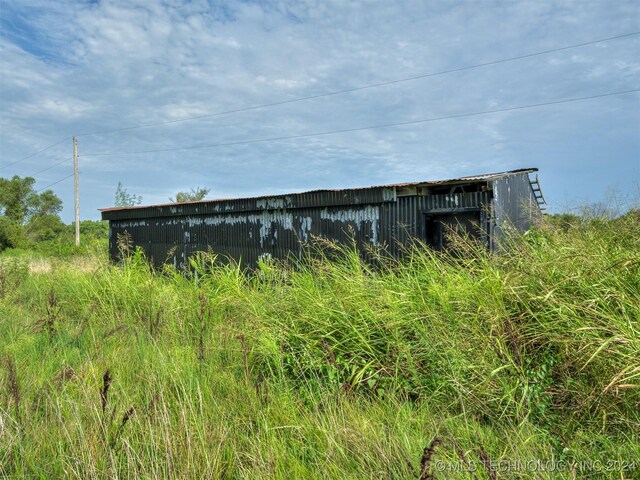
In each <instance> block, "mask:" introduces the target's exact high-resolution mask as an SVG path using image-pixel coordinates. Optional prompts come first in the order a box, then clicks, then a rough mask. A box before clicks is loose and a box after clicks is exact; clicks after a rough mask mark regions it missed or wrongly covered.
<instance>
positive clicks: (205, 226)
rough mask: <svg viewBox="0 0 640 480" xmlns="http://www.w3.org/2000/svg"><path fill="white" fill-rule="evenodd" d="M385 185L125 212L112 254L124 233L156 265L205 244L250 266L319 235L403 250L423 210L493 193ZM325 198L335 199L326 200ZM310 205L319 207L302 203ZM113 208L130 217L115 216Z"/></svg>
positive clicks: (116, 224)
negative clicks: (401, 190) (354, 193)
mask: <svg viewBox="0 0 640 480" xmlns="http://www.w3.org/2000/svg"><path fill="white" fill-rule="evenodd" d="M385 190H386V191H384V192H383V191H382V190H380V191H378V192H366V194H364V195H360V196H359V197H358V198H357V201H358V202H362V201H363V200H364V201H367V200H368V202H366V203H360V204H345V199H344V197H341V198H335V196H333V195H332V194H333V192H323V194H322V195H321V194H318V198H313V199H312V200H313V202H310V201H308V199H305V200H307V201H306V202H297V203H296V204H295V205H297V206H295V207H292V206H288V205H292V204H294V203H293V202H290V201H289V202H284V201H282V199H278V198H272V199H270V201H269V202H265V203H261V201H260V200H254V202H255V207H258V206H262V207H263V208H262V209H255V210H247V208H248V206H247V205H246V203H245V204H240V205H233V201H230V202H229V204H227V205H226V207H227V208H226V210H227V211H226V212H225V211H224V210H225V205H216V208H212V207H213V205H211V204H210V205H206V207H207V208H203V204H186V205H178V206H175V207H154V208H148V209H139V210H138V209H135V210H134V209H132V210H120V211H117V212H113V214H112V215H110V216H111V217H112V218H111V220H110V232H111V233H110V253H111V256H112V258H117V256H118V246H117V239H118V236H119V235H123V234H125V232H126V233H127V234H128V236H129V237H130V239H131V240H132V243H133V245H135V246H139V247H141V248H142V249H143V250H144V251H145V253H146V254H147V255H148V256H149V258H150V259H151V260H152V262H153V263H154V264H155V265H156V266H159V265H161V264H162V263H172V264H174V266H176V267H177V268H181V267H184V266H185V264H186V262H187V258H188V256H189V255H191V254H193V253H194V252H197V251H208V250H210V251H213V252H215V253H216V254H219V255H222V256H228V257H231V258H233V259H236V260H240V261H241V262H242V263H243V264H244V265H247V266H254V265H255V263H256V261H257V260H258V259H259V258H260V257H262V256H265V255H268V256H272V257H274V258H278V259H286V258H287V257H288V256H289V255H291V254H299V253H300V252H301V251H302V248H303V245H304V244H305V243H307V242H309V241H310V240H311V239H312V237H314V236H315V237H324V238H327V239H330V240H334V241H337V242H340V243H343V242H348V241H351V240H352V239H355V241H356V242H357V244H358V245H359V247H360V248H361V250H362V251H363V252H364V251H365V250H366V248H364V247H365V246H382V247H384V248H385V249H386V250H387V251H388V252H389V253H390V254H391V255H394V256H399V255H400V254H401V249H402V246H403V245H406V244H407V243H408V242H409V241H411V239H413V238H418V239H424V238H425V215H426V214H429V213H444V212H450V213H451V212H454V213H455V212H464V211H470V210H473V211H481V209H483V208H485V207H488V205H489V202H490V198H491V194H490V192H473V193H456V194H448V195H424V196H419V195H412V196H404V197H398V196H396V194H395V191H393V192H391V191H389V189H385ZM324 195H328V198H325V197H324ZM278 200H279V201H278ZM324 200H327V203H329V204H332V205H328V206H324V205H323V202H324ZM346 200H347V201H349V200H350V201H355V200H356V199H355V198H353V197H351V198H347V199H346ZM340 201H341V202H340ZM216 203H217V202H216ZM305 203H306V204H310V205H314V204H315V206H301V205H304V204H305ZM340 203H342V204H340ZM230 207H231V208H230ZM168 208H169V211H167V209H168ZM171 209H173V210H171ZM202 210H208V211H206V212H203V211H202ZM106 213H108V212H106ZM115 213H119V214H122V213H124V215H122V216H124V217H126V218H120V219H114V218H113V217H114V216H115V215H114V214H115ZM151 213H155V216H152V215H151ZM363 254H364V255H365V256H366V253H363Z"/></svg>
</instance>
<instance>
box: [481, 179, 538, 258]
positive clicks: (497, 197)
mask: <svg viewBox="0 0 640 480" xmlns="http://www.w3.org/2000/svg"><path fill="white" fill-rule="evenodd" d="M491 183H492V190H493V202H492V210H493V211H492V217H493V219H494V220H493V222H492V223H493V225H492V228H493V231H492V235H491V247H492V248H493V249H496V248H499V245H500V243H501V242H503V241H504V240H506V239H507V237H508V235H509V232H513V231H515V232H526V231H527V230H528V229H529V228H531V227H532V226H533V225H534V223H535V220H536V218H537V217H538V216H539V215H540V207H539V206H538V203H537V200H536V197H535V194H534V192H533V188H532V186H531V182H530V180H529V175H528V174H527V173H522V174H518V175H512V176H506V177H503V178H499V179H496V180H493V181H492V182H491Z"/></svg>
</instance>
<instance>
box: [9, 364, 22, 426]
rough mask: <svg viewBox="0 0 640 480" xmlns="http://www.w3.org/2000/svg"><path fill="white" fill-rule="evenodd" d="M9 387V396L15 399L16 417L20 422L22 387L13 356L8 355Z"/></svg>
mask: <svg viewBox="0 0 640 480" xmlns="http://www.w3.org/2000/svg"><path fill="white" fill-rule="evenodd" d="M7 373H8V376H7V389H8V391H9V397H10V398H11V399H12V400H13V404H14V407H15V410H16V419H17V421H18V423H19V422H20V387H19V386H18V375H17V374H16V363H15V361H14V360H13V358H11V357H7Z"/></svg>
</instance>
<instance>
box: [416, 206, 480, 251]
mask: <svg viewBox="0 0 640 480" xmlns="http://www.w3.org/2000/svg"><path fill="white" fill-rule="evenodd" d="M480 233H481V232H480V212H479V211H478V212H459V213H429V214H426V215H425V241H426V243H427V245H429V246H430V247H431V248H433V249H434V250H438V251H442V250H447V249H449V248H450V247H451V246H452V245H451V242H452V236H460V237H470V238H472V239H479V238H480Z"/></svg>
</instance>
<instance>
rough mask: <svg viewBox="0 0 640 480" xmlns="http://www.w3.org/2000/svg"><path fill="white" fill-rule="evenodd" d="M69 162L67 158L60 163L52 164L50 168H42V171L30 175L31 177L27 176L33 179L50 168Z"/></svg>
mask: <svg viewBox="0 0 640 480" xmlns="http://www.w3.org/2000/svg"><path fill="white" fill-rule="evenodd" d="M69 161H70V160H69V159H68V158H65V159H64V160H62V161H61V162H58V163H54V164H53V165H51V166H50V167H47V168H43V169H42V170H38V171H37V172H35V173H32V174H31V175H28V176H29V177H35V176H36V175H39V174H41V173H43V172H46V171H47V170H51V169H52V168H55V167H57V166H58V165H62V164H63V163H67V162H69Z"/></svg>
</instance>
